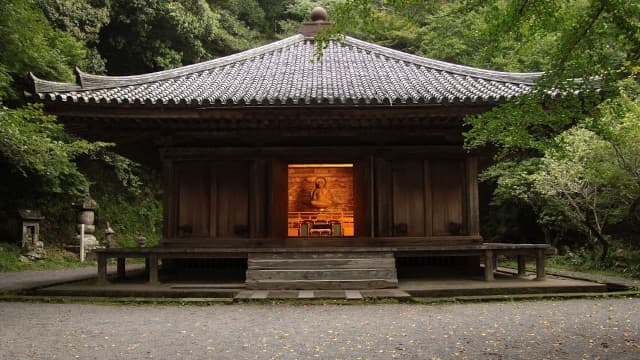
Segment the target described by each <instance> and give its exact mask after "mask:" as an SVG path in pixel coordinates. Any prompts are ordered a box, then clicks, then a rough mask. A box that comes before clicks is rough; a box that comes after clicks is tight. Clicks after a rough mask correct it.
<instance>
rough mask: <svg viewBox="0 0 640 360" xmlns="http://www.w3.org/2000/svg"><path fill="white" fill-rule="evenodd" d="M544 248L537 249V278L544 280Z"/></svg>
mask: <svg viewBox="0 0 640 360" xmlns="http://www.w3.org/2000/svg"><path fill="white" fill-rule="evenodd" d="M545 275H546V274H545V270H544V250H542V249H541V250H538V251H536V280H544V278H545Z"/></svg>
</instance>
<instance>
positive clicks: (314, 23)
mask: <svg viewBox="0 0 640 360" xmlns="http://www.w3.org/2000/svg"><path fill="white" fill-rule="evenodd" d="M310 15H311V22H305V23H303V24H302V27H301V28H300V33H301V34H302V35H304V37H306V38H312V37H314V36H316V35H317V34H318V33H319V32H320V31H322V30H323V29H324V28H325V27H327V26H331V23H330V22H329V21H328V19H329V15H327V10H325V9H324V8H323V7H321V6H316V7H314V8H313V10H311V14H310Z"/></svg>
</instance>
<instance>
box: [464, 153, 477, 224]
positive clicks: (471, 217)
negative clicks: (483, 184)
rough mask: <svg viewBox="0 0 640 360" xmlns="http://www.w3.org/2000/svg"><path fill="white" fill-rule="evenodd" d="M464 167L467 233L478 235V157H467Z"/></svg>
mask: <svg viewBox="0 0 640 360" xmlns="http://www.w3.org/2000/svg"><path fill="white" fill-rule="evenodd" d="M465 163H466V164H465V168H466V180H467V184H466V191H465V193H466V194H467V201H466V204H467V206H466V207H467V211H466V213H467V214H466V220H467V232H468V233H469V235H480V201H479V200H478V158H477V157H475V156H469V157H467V159H466V161H465Z"/></svg>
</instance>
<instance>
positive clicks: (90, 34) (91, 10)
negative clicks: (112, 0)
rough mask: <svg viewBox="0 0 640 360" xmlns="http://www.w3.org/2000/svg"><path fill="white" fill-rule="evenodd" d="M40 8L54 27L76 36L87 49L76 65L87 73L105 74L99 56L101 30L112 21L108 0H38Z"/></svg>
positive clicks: (103, 64)
mask: <svg viewBox="0 0 640 360" xmlns="http://www.w3.org/2000/svg"><path fill="white" fill-rule="evenodd" d="M37 3H38V5H39V6H40V8H41V9H42V11H43V12H44V15H45V16H46V17H47V19H48V20H49V22H50V23H51V25H52V26H53V27H54V28H55V29H56V30H59V31H62V32H64V33H67V34H69V35H71V36H73V37H74V38H75V39H76V40H78V41H81V42H83V43H84V45H85V46H86V47H87V52H86V56H85V58H84V59H83V61H82V62H80V63H78V64H75V65H77V66H78V67H80V68H81V69H83V70H84V71H88V72H91V73H94V74H100V73H104V72H105V71H106V64H105V61H104V59H103V58H102V56H100V54H99V53H98V49H97V46H98V42H99V40H100V39H99V35H100V29H101V28H102V27H103V26H104V25H105V24H107V23H108V22H109V8H108V1H107V0H38V1H37Z"/></svg>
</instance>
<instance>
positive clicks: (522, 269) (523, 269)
mask: <svg viewBox="0 0 640 360" xmlns="http://www.w3.org/2000/svg"><path fill="white" fill-rule="evenodd" d="M525 276H527V258H526V257H525V256H524V255H518V277H525Z"/></svg>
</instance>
